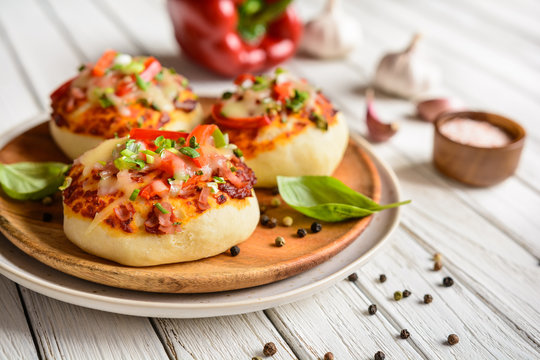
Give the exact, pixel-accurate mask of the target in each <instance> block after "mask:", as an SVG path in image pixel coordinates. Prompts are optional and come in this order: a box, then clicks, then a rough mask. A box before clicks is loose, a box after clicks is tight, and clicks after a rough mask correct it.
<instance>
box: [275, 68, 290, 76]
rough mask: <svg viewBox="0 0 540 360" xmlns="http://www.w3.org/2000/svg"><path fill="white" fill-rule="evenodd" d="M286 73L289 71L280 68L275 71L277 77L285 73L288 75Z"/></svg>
mask: <svg viewBox="0 0 540 360" xmlns="http://www.w3.org/2000/svg"><path fill="white" fill-rule="evenodd" d="M286 72H287V70H285V69H283V68H280V67H278V68H276V70H275V73H276V75H279V74H283V73H286Z"/></svg>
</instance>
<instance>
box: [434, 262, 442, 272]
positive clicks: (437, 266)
mask: <svg viewBox="0 0 540 360" xmlns="http://www.w3.org/2000/svg"><path fill="white" fill-rule="evenodd" d="M441 269H442V262H440V261H439V260H437V261H435V262H434V263H433V271H439V270H441Z"/></svg>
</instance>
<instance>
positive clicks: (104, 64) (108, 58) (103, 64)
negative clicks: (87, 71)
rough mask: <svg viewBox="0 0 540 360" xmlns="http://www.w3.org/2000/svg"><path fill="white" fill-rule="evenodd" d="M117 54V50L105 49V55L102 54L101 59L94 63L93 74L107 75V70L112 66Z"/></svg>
mask: <svg viewBox="0 0 540 360" xmlns="http://www.w3.org/2000/svg"><path fill="white" fill-rule="evenodd" d="M116 54H117V52H116V51H114V50H107V51H105V52H104V53H103V55H101V57H100V58H99V60H98V61H97V62H96V64H95V65H94V68H93V69H92V75H94V76H103V75H105V70H107V68H108V67H109V66H111V64H112V63H113V61H114V58H115V57H116Z"/></svg>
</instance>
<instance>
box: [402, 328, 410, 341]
mask: <svg viewBox="0 0 540 360" xmlns="http://www.w3.org/2000/svg"><path fill="white" fill-rule="evenodd" d="M399 336H400V337H401V338H402V339H408V338H409V336H411V333H410V332H409V330H407V329H403V330H401V333H400V334H399Z"/></svg>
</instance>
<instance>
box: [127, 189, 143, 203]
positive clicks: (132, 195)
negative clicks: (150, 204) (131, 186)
mask: <svg viewBox="0 0 540 360" xmlns="http://www.w3.org/2000/svg"><path fill="white" fill-rule="evenodd" d="M140 192H141V190H139V189H135V190H133V192H132V193H131V195H130V196H129V200H131V201H135V199H137V196H139V193H140Z"/></svg>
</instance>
